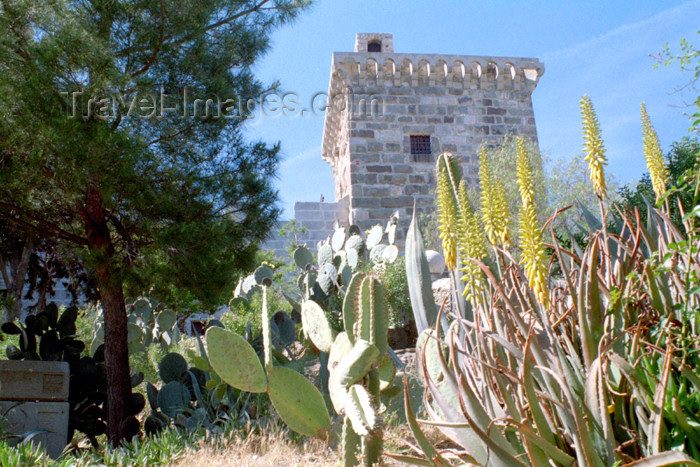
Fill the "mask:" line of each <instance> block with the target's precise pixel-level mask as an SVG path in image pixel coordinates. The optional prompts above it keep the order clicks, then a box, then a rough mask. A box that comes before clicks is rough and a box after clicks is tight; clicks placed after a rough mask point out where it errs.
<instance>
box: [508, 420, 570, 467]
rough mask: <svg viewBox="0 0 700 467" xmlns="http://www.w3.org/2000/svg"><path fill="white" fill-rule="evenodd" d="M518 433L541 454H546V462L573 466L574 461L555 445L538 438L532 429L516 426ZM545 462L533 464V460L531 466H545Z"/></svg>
mask: <svg viewBox="0 0 700 467" xmlns="http://www.w3.org/2000/svg"><path fill="white" fill-rule="evenodd" d="M518 432H520V434H522V435H523V436H524V437H525V439H526V440H527V441H529V442H530V443H532V444H533V445H535V446H537V448H538V449H539V450H540V451H541V452H543V453H546V456H547V460H549V459H551V460H553V461H554V462H556V463H558V464H561V465H564V466H569V465H573V464H574V462H576V459H574V458H573V457H571V456H570V455H568V454H567V453H565V452H564V451H562V450H561V449H559V448H558V447H557V446H556V445H554V444H552V443H550V442H549V441H547V440H545V439H544V438H542V437H541V436H538V435H537V433H535V432H534V431H533V430H532V428H530V427H529V426H527V425H525V424H522V423H521V424H518ZM546 464H547V462H545V463H544V464H541V463H537V462H534V460H533V465H546Z"/></svg>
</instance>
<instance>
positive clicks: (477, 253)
mask: <svg viewBox="0 0 700 467" xmlns="http://www.w3.org/2000/svg"><path fill="white" fill-rule="evenodd" d="M458 204H459V221H460V223H459V241H460V251H461V253H462V257H463V259H464V263H463V264H462V267H461V268H460V271H462V273H464V275H463V276H462V281H463V282H466V284H465V286H464V292H463V293H462V295H464V296H466V297H467V298H468V299H469V300H470V301H471V302H472V305H475V306H476V303H477V301H478V300H479V297H480V292H481V291H482V290H483V289H484V285H485V280H484V275H483V272H482V271H481V268H480V267H479V266H478V265H477V264H476V263H474V262H473V261H470V259H476V260H482V259H483V258H484V257H486V246H485V245H484V231H483V229H482V227H481V222H480V220H479V215H478V214H477V213H476V212H474V211H473V210H472V208H471V205H470V204H469V199H468V198H467V184H466V182H465V181H464V180H462V181H461V182H460V184H459V192H458Z"/></svg>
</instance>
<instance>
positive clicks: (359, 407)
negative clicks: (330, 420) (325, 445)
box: [345, 384, 379, 436]
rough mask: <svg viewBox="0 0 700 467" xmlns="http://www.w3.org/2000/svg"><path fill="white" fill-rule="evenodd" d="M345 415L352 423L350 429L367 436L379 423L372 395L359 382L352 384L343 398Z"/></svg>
mask: <svg viewBox="0 0 700 467" xmlns="http://www.w3.org/2000/svg"><path fill="white" fill-rule="evenodd" d="M345 415H346V416H347V417H348V418H349V419H350V422H351V423H352V429H353V431H354V432H355V433H357V434H358V435H360V436H368V435H369V434H370V432H371V431H373V430H374V429H375V428H376V427H377V424H378V423H379V415H378V414H377V409H376V408H375V406H374V404H372V397H371V396H370V395H369V392H367V389H366V388H365V387H364V386H362V385H361V384H353V385H352V386H350V388H349V389H348V394H347V396H346V398H345Z"/></svg>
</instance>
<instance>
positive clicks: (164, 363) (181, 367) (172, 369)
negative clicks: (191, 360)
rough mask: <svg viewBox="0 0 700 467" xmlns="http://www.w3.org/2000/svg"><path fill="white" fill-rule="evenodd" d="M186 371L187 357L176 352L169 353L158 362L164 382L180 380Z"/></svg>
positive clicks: (159, 372)
mask: <svg viewBox="0 0 700 467" xmlns="http://www.w3.org/2000/svg"><path fill="white" fill-rule="evenodd" d="M185 371H187V361H186V360H185V357H183V356H182V355H180V354H178V353H175V352H171V353H169V354H167V355H166V356H165V357H163V359H162V360H161V361H160V363H159V364H158V374H159V375H160V379H162V380H163V382H164V383H169V382H171V381H179V380H180V376H182V374H183V373H184V372H185Z"/></svg>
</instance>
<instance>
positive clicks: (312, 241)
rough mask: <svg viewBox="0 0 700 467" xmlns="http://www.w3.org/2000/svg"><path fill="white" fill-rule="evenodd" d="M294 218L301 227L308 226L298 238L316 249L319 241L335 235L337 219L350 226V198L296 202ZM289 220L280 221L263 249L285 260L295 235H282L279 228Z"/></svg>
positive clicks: (262, 246)
mask: <svg viewBox="0 0 700 467" xmlns="http://www.w3.org/2000/svg"><path fill="white" fill-rule="evenodd" d="M294 220H295V221H296V222H297V225H298V226H299V227H306V232H305V233H303V234H300V235H298V236H297V240H298V241H299V242H301V243H306V245H307V246H308V247H309V248H310V249H312V250H314V251H315V250H316V246H317V244H318V243H319V242H322V241H325V240H326V238H328V236H329V235H333V232H334V229H333V224H334V223H335V221H336V220H337V221H338V222H339V223H340V225H343V226H345V227H347V226H348V198H343V199H341V200H340V201H338V202H335V203H325V202H319V203H314V202H297V203H294ZM286 222H287V221H280V222H279V225H278V227H277V228H275V229H274V230H273V232H272V237H271V238H270V239H269V240H267V241H266V242H265V243H264V244H263V245H261V249H263V250H272V251H274V252H275V254H276V255H277V256H278V257H279V258H281V259H284V260H288V259H289V258H288V255H287V246H289V244H290V242H291V241H292V240H293V235H289V236H282V235H280V232H279V229H280V227H281V226H282V225H284V224H285V223H286Z"/></svg>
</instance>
